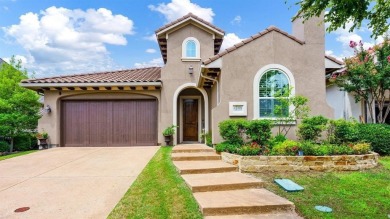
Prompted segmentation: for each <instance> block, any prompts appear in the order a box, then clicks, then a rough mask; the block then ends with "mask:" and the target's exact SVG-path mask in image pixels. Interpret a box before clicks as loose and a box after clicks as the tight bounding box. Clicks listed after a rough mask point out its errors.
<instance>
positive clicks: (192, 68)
mask: <svg viewBox="0 0 390 219" xmlns="http://www.w3.org/2000/svg"><path fill="white" fill-rule="evenodd" d="M188 73H189V74H190V75H192V74H193V73H194V67H192V65H190V67H189V68H188Z"/></svg>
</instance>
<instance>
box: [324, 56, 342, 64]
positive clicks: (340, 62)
mask: <svg viewBox="0 0 390 219" xmlns="http://www.w3.org/2000/svg"><path fill="white" fill-rule="evenodd" d="M325 57H326V58H328V59H329V60H331V61H333V62H336V63H337V64H339V65H344V64H345V63H344V62H343V61H340V60H338V59H336V58H335V57H333V56H330V55H325Z"/></svg>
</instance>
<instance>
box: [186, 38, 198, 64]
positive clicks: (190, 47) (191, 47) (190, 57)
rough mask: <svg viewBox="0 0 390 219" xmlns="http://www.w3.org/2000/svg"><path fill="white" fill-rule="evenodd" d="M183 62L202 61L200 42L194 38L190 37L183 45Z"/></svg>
mask: <svg viewBox="0 0 390 219" xmlns="http://www.w3.org/2000/svg"><path fill="white" fill-rule="evenodd" d="M182 60H183V61H186V60H187V61H195V60H200V45H199V41H198V40H197V39H196V38H194V37H188V38H186V39H185V40H184V41H183V44H182Z"/></svg>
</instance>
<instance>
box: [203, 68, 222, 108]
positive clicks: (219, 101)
mask: <svg viewBox="0 0 390 219" xmlns="http://www.w3.org/2000/svg"><path fill="white" fill-rule="evenodd" d="M204 67H205V66H204V65H201V66H200V69H199V76H200V77H202V78H204V79H207V80H211V81H214V82H216V83H217V105H219V104H220V103H221V98H220V96H219V93H220V92H219V82H218V80H216V79H214V78H209V77H207V76H204V75H203V74H202V69H203V68H204Z"/></svg>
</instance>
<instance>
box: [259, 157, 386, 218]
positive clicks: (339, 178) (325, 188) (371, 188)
mask: <svg viewBox="0 0 390 219" xmlns="http://www.w3.org/2000/svg"><path fill="white" fill-rule="evenodd" d="M379 163H380V165H379V167H378V168H375V169H370V170H364V171H356V172H329V173H320V172H304V173H302V172H290V173H275V172H264V173H254V174H253V175H254V176H256V177H259V178H261V179H262V180H264V181H265V182H266V186H265V188H266V189H268V190H270V191H272V192H274V193H276V194H278V195H280V196H282V197H285V198H287V199H288V200H290V201H292V202H294V204H295V206H296V211H297V212H298V214H300V215H301V216H303V217H304V218H309V219H311V218H345V219H349V218H350V219H356V218H387V217H388V216H387V215H388V213H389V210H390V199H389V197H390V185H389V182H390V157H388V156H387V157H381V158H380V160H379ZM275 178H288V179H291V180H293V181H294V182H296V183H298V184H299V185H301V186H303V187H304V191H303V192H294V193H288V192H285V191H284V190H282V189H281V188H280V187H278V186H277V185H276V184H275V183H273V180H274V179H275ZM316 205H325V206H329V207H331V208H332V209H333V213H321V212H319V211H317V210H315V209H314V206H316Z"/></svg>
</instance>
